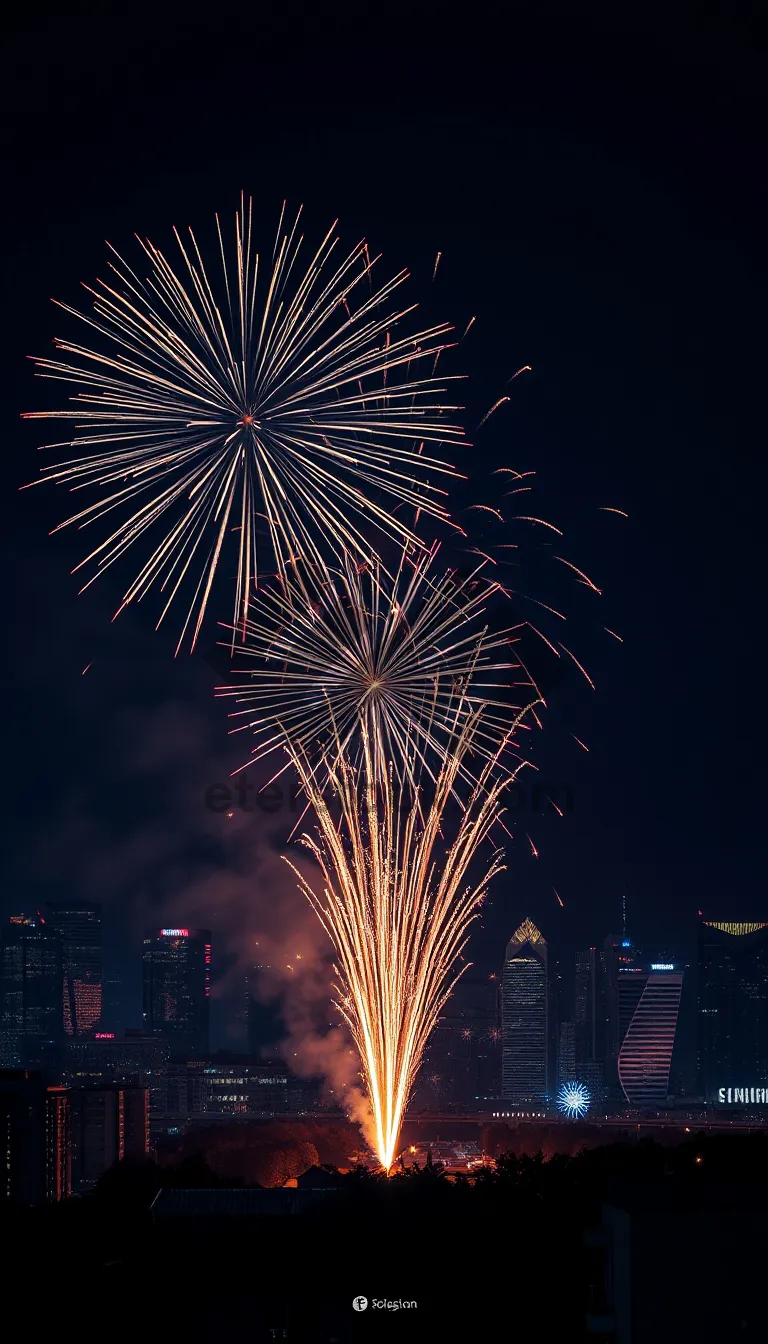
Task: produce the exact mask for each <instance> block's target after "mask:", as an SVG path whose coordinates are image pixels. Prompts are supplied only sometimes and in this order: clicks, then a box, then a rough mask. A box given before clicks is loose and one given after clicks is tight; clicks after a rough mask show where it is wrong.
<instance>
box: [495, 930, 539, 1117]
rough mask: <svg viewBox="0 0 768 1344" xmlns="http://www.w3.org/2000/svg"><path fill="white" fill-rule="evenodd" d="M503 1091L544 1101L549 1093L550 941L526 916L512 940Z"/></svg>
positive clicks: (505, 990) (505, 989)
mask: <svg viewBox="0 0 768 1344" xmlns="http://www.w3.org/2000/svg"><path fill="white" fill-rule="evenodd" d="M501 1031H502V1055H501V1095H502V1097H503V1098H504V1099H505V1100H507V1101H514V1102H527V1101H544V1100H545V1099H546V1097H547V1095H548V1093H549V1055H550V1049H549V1044H550V1042H549V982H548V978H547V944H546V941H545V939H544V938H543V937H542V935H541V933H540V932H539V930H538V929H537V928H536V925H535V924H534V923H533V921H532V920H530V919H524V920H523V922H522V924H521V925H520V927H519V929H518V930H517V931H516V933H514V934H513V935H512V937H511V938H510V940H509V943H508V944H507V952H506V956H505V959H504V974H503V979H502V990H501Z"/></svg>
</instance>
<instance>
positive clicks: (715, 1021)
mask: <svg viewBox="0 0 768 1344" xmlns="http://www.w3.org/2000/svg"><path fill="white" fill-rule="evenodd" d="M697 1028H698V1030H697V1045H698V1049H697V1055H698V1074H699V1083H698V1086H699V1092H700V1094H701V1095H702V1096H703V1097H704V1099H705V1100H706V1101H708V1102H715V1101H717V1100H718V1098H719V1094H720V1089H721V1088H725V1089H728V1088H734V1087H738V1088H742V1089H743V1088H754V1087H763V1088H764V1087H765V1086H766V1084H767V1083H768V923H758V922H755V921H752V922H747V921H744V922H741V923H739V922H736V921H733V920H707V919H700V921H699V925H698V1022H697Z"/></svg>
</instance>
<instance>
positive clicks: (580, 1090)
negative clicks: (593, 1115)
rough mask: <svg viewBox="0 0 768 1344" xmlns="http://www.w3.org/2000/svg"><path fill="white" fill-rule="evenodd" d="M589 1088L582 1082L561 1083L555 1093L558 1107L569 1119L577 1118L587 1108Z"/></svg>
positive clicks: (583, 1113)
mask: <svg viewBox="0 0 768 1344" xmlns="http://www.w3.org/2000/svg"><path fill="white" fill-rule="evenodd" d="M589 1101H590V1096H589V1088H588V1087H586V1086H585V1085H584V1083H563V1085H562V1087H561V1088H560V1091H559V1092H558V1094H557V1105H558V1109H559V1110H561V1111H562V1113H563V1115H565V1116H567V1117H568V1119H569V1120H579V1119H580V1118H581V1116H582V1115H586V1113H587V1111H588V1110H589Z"/></svg>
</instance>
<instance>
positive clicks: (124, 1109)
mask: <svg viewBox="0 0 768 1344" xmlns="http://www.w3.org/2000/svg"><path fill="white" fill-rule="evenodd" d="M69 1103H70V1113H71V1125H72V1189H73V1190H74V1191H75V1192H79V1191H83V1190H87V1189H88V1188H89V1187H90V1186H92V1185H94V1184H95V1182H96V1181H97V1180H98V1179H99V1177H100V1176H102V1175H103V1174H104V1172H105V1171H109V1169H110V1167H112V1166H114V1164H115V1163H116V1162H119V1161H121V1159H122V1158H124V1157H135V1158H140V1157H145V1156H146V1154H147V1153H148V1152H149V1098H148V1094H147V1090H146V1088H143V1087H82V1088H71V1089H70V1091H69Z"/></svg>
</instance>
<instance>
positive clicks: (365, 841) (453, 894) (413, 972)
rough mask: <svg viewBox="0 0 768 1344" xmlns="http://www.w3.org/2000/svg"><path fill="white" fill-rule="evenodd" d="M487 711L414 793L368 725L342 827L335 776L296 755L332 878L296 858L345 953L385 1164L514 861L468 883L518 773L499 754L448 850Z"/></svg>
mask: <svg viewBox="0 0 768 1344" xmlns="http://www.w3.org/2000/svg"><path fill="white" fill-rule="evenodd" d="M481 717H482V711H481V710H477V711H476V712H475V713H474V714H473V715H472V716H471V718H470V719H469V720H466V721H465V722H464V723H463V725H462V726H460V727H459V728H458V729H457V733H456V738H455V742H454V744H453V749H452V751H451V752H450V753H448V754H447V755H446V756H445V758H444V760H443V764H442V768H441V770H440V772H439V775H438V776H437V778H436V779H435V780H434V781H427V783H426V784H425V786H424V788H423V789H420V790H419V791H418V792H417V794H416V795H415V796H411V795H409V794H406V793H405V792H404V791H403V790H401V789H400V788H399V787H398V786H397V785H396V782H395V779H394V776H393V774H392V773H391V772H388V771H387V770H386V769H385V768H383V765H382V762H381V761H379V760H377V759H376V757H377V753H378V750H379V748H378V745H377V743H376V742H375V740H372V739H371V738H370V737H369V735H368V733H367V732H366V731H365V729H363V732H362V756H361V760H360V764H359V765H358V766H354V765H352V764H350V762H349V760H348V758H347V756H346V755H345V753H344V752H343V751H342V750H341V748H340V744H339V749H338V752H337V754H336V756H335V757H334V758H333V760H332V761H329V762H328V767H327V768H328V770H329V772H330V777H331V781H332V785H333V789H334V792H335V797H336V801H337V803H338V806H339V807H340V810H341V820H340V822H337V821H336V820H335V819H334V817H333V815H332V813H331V810H330V807H329V804H328V801H327V796H326V781H327V774H326V771H325V770H320V771H318V769H317V768H316V767H313V766H312V765H311V764H310V762H309V760H308V758H307V756H306V754H305V753H304V752H302V751H301V750H297V749H294V750H293V752H292V755H293V760H294V764H295V766H296V769H297V770H298V772H299V777H300V779H301V781H302V784H303V786H304V789H305V792H306V794H307V796H308V798H309V799H310V801H311V803H312V807H313V809H314V812H315V816H316V818H317V822H318V831H317V836H316V837H314V836H311V835H309V834H305V835H304V836H303V837H302V839H303V843H304V844H305V845H306V846H307V848H308V849H309V850H310V852H311V853H312V855H313V856H314V858H315V860H316V861H317V863H318V864H319V866H320V870H321V874H322V883H321V884H315V885H312V884H311V883H310V882H309V881H308V880H307V879H306V878H304V877H303V876H302V874H301V873H300V872H299V871H298V870H297V869H296V868H295V867H294V865H293V864H291V863H290V860H288V859H286V862H288V863H289V865H290V866H291V867H292V868H293V870H294V872H295V873H296V877H297V879H298V882H299V886H300V888H301V890H302V891H303V892H304V894H305V896H306V897H307V899H308V900H309V901H310V903H311V905H312V906H313V908H314V910H315V912H316V914H317V916H318V918H319V919H320V921H321V923H322V925H323V927H324V928H325V930H326V932H327V934H328V936H329V938H330V939H331V942H332V943H333V946H334V948H335V951H336V958H337V960H336V965H335V973H336V977H337V997H336V1005H337V1008H338V1010H339V1012H340V1013H341V1015H342V1017H343V1018H344V1020H345V1021H346V1023H347V1025H348V1027H349V1029H350V1032H351V1033H352V1037H353V1039H354V1042H355V1045H356V1046H357V1050H358V1053H359V1056H360V1061H361V1067H362V1073H363V1078H364V1082H365V1086H366V1091H367V1094H368V1097H369V1099H370V1104H371V1111H372V1116H373V1128H374V1131H375V1148H376V1152H377V1154H378V1156H379V1159H380V1161H381V1164H382V1166H383V1167H384V1168H385V1170H389V1168H390V1167H391V1165H392V1162H393V1159H394V1157H395V1153H396V1149H397V1139H398V1135H399V1132H400V1127H401V1124H402V1120H403V1116H404V1113H405V1108H406V1105H407V1102H408V1097H409V1094H410V1091H411V1087H412V1085H413V1082H414V1079H415V1077H416V1073H417V1071H418V1068H419V1065H420V1062H421V1059H422V1056H423V1053H424V1047H425V1045H426V1042H427V1039H428V1037H429V1035H430V1033H431V1031H432V1029H433V1027H434V1025H435V1023H436V1021H437V1018H438V1015H439V1013H440V1011H441V1009H442V1007H443V1005H444V1004H445V1002H446V999H447V998H448V997H449V995H450V993H451V991H452V989H453V986H454V985H455V983H456V981H457V980H458V978H459V976H460V974H461V970H459V971H458V972H457V971H456V964H457V960H458V958H459V957H460V956H461V954H462V951H463V949H464V948H465V946H466V943H467V938H468V930H469V927H470V925H471V924H472V922H473V920H475V919H476V918H477V916H478V914H479V911H480V907H481V905H482V902H483V899H484V896H485V892H486V889H487V887H488V884H489V882H490V881H491V879H492V878H493V877H494V876H495V874H496V873H498V872H500V871H501V870H502V868H503V866H504V865H503V862H502V858H503V855H502V853H501V851H498V850H497V851H496V852H495V853H494V855H493V857H492V859H491V862H490V864H489V865H488V866H487V868H486V869H485V872H484V875H483V877H482V878H481V880H480V881H479V882H476V883H473V882H471V881H470V882H468V883H467V884H466V885H464V884H465V881H466V878H467V870H468V867H469V864H470V862H471V860H472V859H473V857H474V856H475V855H476V853H477V851H478V849H479V847H480V845H481V844H482V842H483V841H484V840H485V839H486V838H487V837H488V835H489V833H490V831H491V828H492V826H493V824H494V822H495V821H497V820H498V819H499V818H500V815H501V805H500V795H501V793H502V790H503V789H504V788H505V787H506V785H507V784H508V783H509V781H510V779H511V778H512V777H513V776H511V775H510V774H509V773H508V772H504V771H500V770H498V769H497V766H498V757H497V758H494V759H493V760H490V761H488V762H487V763H486V765H485V767H484V769H483V771H482V773H481V776H480V778H479V780H478V783H477V786H476V787H475V788H474V789H473V790H472V792H471V794H470V796H469V798H468V800H467V803H466V805H465V807H464V808H463V809H461V811H460V812H459V819H458V823H457V826H456V830H455V836H454V839H453V842H452V843H451V844H450V845H449V846H448V847H447V850H444V841H443V832H444V829H445V818H446V813H447V812H448V810H449V806H450V804H451V800H452V798H453V797H454V796H455V787H456V784H457V782H458V778H459V774H460V771H461V766H462V762H463V760H464V758H465V756H466V755H467V754H468V753H469V752H471V750H472V747H473V741H474V737H475V735H476V733H477V732H478V728H479V725H480V721H481ZM464 969H466V968H464Z"/></svg>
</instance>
